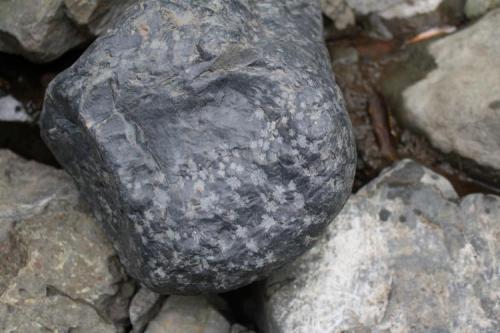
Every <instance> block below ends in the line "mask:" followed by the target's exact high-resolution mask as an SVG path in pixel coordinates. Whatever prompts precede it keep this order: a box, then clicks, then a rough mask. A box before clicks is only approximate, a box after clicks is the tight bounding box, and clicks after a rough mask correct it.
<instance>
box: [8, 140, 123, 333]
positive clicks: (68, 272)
mask: <svg viewBox="0 0 500 333" xmlns="http://www.w3.org/2000/svg"><path fill="white" fill-rule="evenodd" d="M0 253H1V255H0V332H9V333H10V332H16V333H33V332H69V331H74V332H121V330H120V327H119V325H117V326H115V325H114V324H113V321H114V319H115V318H117V317H115V316H114V315H113V313H114V314H116V311H115V310H114V309H112V306H113V305H114V304H117V303H120V298H121V297H122V292H121V290H122V285H123V282H124V281H125V275H124V273H123V270H122V269H121V268H120V266H119V262H118V259H117V257H116V254H115V252H114V250H113V248H112V247H111V245H110V244H109V241H108V240H107V239H106V238H105V237H104V234H103V232H102V230H101V228H100V227H99V225H98V224H97V223H96V222H95V220H94V219H93V218H92V217H91V215H90V213H89V212H87V210H86V209H85V208H83V206H81V204H80V203H79V200H78V192H77V190H76V188H75V186H74V184H73V182H72V181H71V178H70V177H69V176H68V175H66V173H64V172H63V171H60V170H55V169H53V168H50V167H47V166H43V165H40V164H37V163H35V162H27V161H25V160H23V159H21V158H19V157H17V156H15V155H14V154H13V153H11V152H9V151H6V150H0ZM123 302H127V300H124V301H123ZM118 317H119V316H118Z"/></svg>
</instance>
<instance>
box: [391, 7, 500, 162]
mask: <svg viewBox="0 0 500 333" xmlns="http://www.w3.org/2000/svg"><path fill="white" fill-rule="evenodd" d="M499 31H500V10H495V11H492V12H491V13H490V14H488V15H486V16H484V17H483V18H482V19H481V20H480V21H479V22H477V23H476V24H474V25H472V26H470V27H468V28H466V29H464V30H462V31H460V32H458V33H455V34H454V35H450V36H447V37H445V38H443V39H440V40H438V41H436V42H433V43H431V44H430V45H429V46H428V47H427V48H426V50H425V55H420V56H418V57H412V59H411V60H410V61H408V62H405V64H404V65H403V66H402V67H403V68H404V70H403V71H401V72H395V74H394V78H388V79H387V80H386V82H390V80H392V81H394V82H395V84H392V87H395V86H396V85H399V86H402V85H401V84H400V83H398V77H408V76H409V75H408V71H407V70H406V69H412V68H413V70H414V71H416V72H418V71H422V69H423V68H428V69H429V70H428V72H427V73H424V72H423V71H422V73H421V74H420V78H419V80H418V81H416V82H413V83H409V84H408V85H407V87H406V88H405V89H404V90H403V91H401V92H400V94H399V96H400V97H399V98H398V99H400V101H399V102H398V101H397V100H396V99H395V100H396V102H395V103H394V104H399V105H396V106H395V110H397V112H398V113H399V115H400V118H401V119H402V121H403V122H404V123H405V124H406V125H407V126H409V127H413V128H414V129H416V130H418V131H420V132H423V133H424V134H425V135H426V136H427V137H428V138H429V139H430V141H431V143H432V144H433V145H434V146H436V147H437V148H439V149H440V150H442V151H443V152H446V153H452V152H453V153H456V154H458V155H460V156H462V157H465V158H468V159H472V160H474V161H476V162H477V163H479V164H480V165H483V166H486V167H490V168H494V169H497V170H499V169H500V94H499V90H498V87H499V86H500V33H499ZM426 62H427V63H432V65H431V66H428V65H426V64H425V63H426ZM387 90H388V89H387Z"/></svg>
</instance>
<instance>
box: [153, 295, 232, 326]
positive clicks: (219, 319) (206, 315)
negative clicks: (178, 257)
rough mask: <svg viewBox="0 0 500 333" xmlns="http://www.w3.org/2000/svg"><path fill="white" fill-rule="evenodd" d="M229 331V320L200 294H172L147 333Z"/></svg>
mask: <svg viewBox="0 0 500 333" xmlns="http://www.w3.org/2000/svg"><path fill="white" fill-rule="evenodd" d="M189 332H193V333H194V332H203V333H229V332H230V325H229V323H228V322H227V320H226V319H225V318H224V317H223V316H222V315H221V314H220V313H219V312H217V311H216V310H215V309H214V308H212V307H211V306H210V304H209V303H208V302H207V300H206V299H205V298H203V297H200V296H170V297H169V298H168V299H167V301H166V302H165V304H164V305H163V307H162V309H161V311H160V313H159V314H158V315H157V316H156V317H155V318H154V319H153V320H152V321H151V322H150V323H149V325H148V327H147V328H146V333H189Z"/></svg>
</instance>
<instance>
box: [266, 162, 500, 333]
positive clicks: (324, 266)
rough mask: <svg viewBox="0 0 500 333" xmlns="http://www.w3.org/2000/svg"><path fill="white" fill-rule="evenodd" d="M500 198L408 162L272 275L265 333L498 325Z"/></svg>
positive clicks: (473, 329) (488, 327) (471, 329)
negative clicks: (461, 189)
mask: <svg viewBox="0 0 500 333" xmlns="http://www.w3.org/2000/svg"><path fill="white" fill-rule="evenodd" d="M499 216H500V197H497V196H489V195H482V194H473V195H469V196H467V197H465V198H463V199H459V198H458V197H457V194H456V193H455V191H454V190H453V187H452V186H451V185H450V183H449V182H448V181H447V180H446V179H444V178H443V177H441V176H439V175H437V174H435V173H434V172H432V171H430V170H428V169H425V168H424V167H422V166H421V165H419V164H417V163H415V162H413V161H410V160H405V161H402V162H400V163H398V164H397V165H396V166H395V167H393V168H392V169H390V170H388V171H386V172H385V173H384V174H382V175H381V176H380V177H379V178H377V179H376V180H375V181H374V182H372V183H371V184H369V185H367V186H366V187H365V188H363V189H362V190H360V191H359V192H358V193H357V194H356V195H355V196H353V197H351V199H350V200H349V202H348V203H347V204H346V206H345V208H344V209H343V210H342V212H341V214H339V216H338V217H337V219H336V221H335V223H332V224H331V225H330V227H329V228H328V232H327V233H326V234H325V235H324V237H322V239H321V240H320V241H319V242H318V245H317V246H315V247H314V248H313V249H312V250H311V251H310V252H308V253H306V254H305V255H304V256H302V257H300V258H299V259H298V260H297V261H296V262H294V263H293V264H292V265H290V266H287V267H286V268H285V269H283V270H281V271H279V273H277V274H275V275H274V276H273V277H272V278H270V279H269V280H268V281H267V282H266V287H265V293H266V295H265V297H264V300H265V301H264V307H265V314H266V318H267V327H266V329H267V330H265V331H266V332H272V333H281V332H286V333H289V332H294V333H306V332H307V333H309V332H385V331H387V332H393V331H394V332H478V333H480V332H483V333H489V332H499V331H500V309H499V307H498V302H499V296H498V290H499V288H500V274H499V271H498V264H497V263H498V261H499V259H500V242H499V241H500V239H499V238H500V223H499Z"/></svg>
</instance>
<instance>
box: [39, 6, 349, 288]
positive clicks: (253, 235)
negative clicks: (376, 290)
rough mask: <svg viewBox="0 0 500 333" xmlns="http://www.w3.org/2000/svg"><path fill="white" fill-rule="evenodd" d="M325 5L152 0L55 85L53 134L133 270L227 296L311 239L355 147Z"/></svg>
mask: <svg viewBox="0 0 500 333" xmlns="http://www.w3.org/2000/svg"><path fill="white" fill-rule="evenodd" d="M321 21H322V20H321V12H320V8H319V5H318V4H317V3H315V2H311V1H309V0H307V1H306V0H292V1H286V2H277V1H274V0H273V1H271V0H265V1H262V0H259V1H256V0H255V1H244V0H237V1H234V0H231V1H230V0H218V1H210V2H199V1H188V0H182V1H178V2H176V3H175V4H174V3H173V2H168V1H160V0H146V1H138V2H137V4H136V5H135V6H134V7H133V8H131V10H130V11H128V12H127V13H126V14H125V15H124V20H123V22H122V23H123V24H122V25H121V26H120V27H118V28H117V29H115V30H113V31H112V32H110V33H109V34H108V35H106V36H104V37H101V38H100V39H98V40H97V41H96V42H95V43H94V44H93V45H92V46H90V48H89V50H88V51H87V52H86V53H85V54H84V55H83V56H82V57H81V58H80V59H79V60H78V61H77V62H76V63H75V64H74V65H73V66H72V67H71V68H70V69H68V70H66V71H65V72H63V73H62V74H60V75H59V76H58V77H56V78H55V79H54V81H52V83H51V85H50V87H49V89H48V92H47V96H46V101H45V107H44V111H43V114H42V117H41V126H42V134H43V137H44V139H45V141H46V142H47V143H48V145H49V146H50V148H51V149H52V151H53V152H54V153H55V155H56V157H57V158H58V160H59V161H60V162H61V164H62V165H63V166H64V167H65V168H66V169H67V170H68V171H69V173H70V174H71V175H72V176H73V177H74V179H75V180H76V182H77V183H78V185H79V187H80V190H81V192H82V193H83V197H84V198H87V199H88V200H89V202H90V204H91V205H92V207H93V210H94V213H95V216H96V217H97V218H98V220H100V221H101V222H102V223H103V225H104V226H105V229H106V231H107V233H108V235H109V236H110V238H111V239H112V242H113V244H114V246H115V248H116V249H117V250H118V253H119V254H120V257H121V260H122V263H123V264H124V265H125V267H126V268H127V270H128V272H129V273H130V274H131V275H132V276H133V277H135V278H137V279H139V280H140V281H141V282H142V283H143V284H144V285H146V286H148V287H149V288H150V289H151V290H153V291H155V292H159V293H165V294H171V293H182V294H196V293H205V292H222V291H226V290H230V289H234V288H237V287H240V286H242V285H245V284H248V283H250V282H252V281H255V280H257V279H259V278H262V277H264V276H266V275H268V274H269V273H270V272H271V271H273V270H274V269H276V268H278V267H280V266H282V265H283V264H285V263H287V262H289V261H291V260H292V259H295V258H296V257H298V256H299V255H300V254H302V253H303V252H304V251H305V250H306V249H308V248H309V247H310V246H311V245H312V244H313V241H314V239H315V238H317V237H318V236H319V235H320V234H321V233H322V231H323V229H324V228H325V226H326V225H327V223H328V222H329V221H331V219H332V217H333V216H335V215H336V214H337V213H338V211H339V210H340V209H341V207H342V206H343V204H344V202H345V200H346V199H347V197H348V195H349V194H350V191H351V185H352V181H353V174H354V168H355V160H356V157H355V149H354V144H353V138H352V133H351V126H350V122H349V119H348V116H347V114H346V112H345V110H344V103H343V100H342V97H341V93H340V91H339V89H338V87H337V85H336V84H335V81H334V79H333V75H332V73H331V68H330V64H329V57H328V56H327V51H326V48H325V46H324V43H323V35H322V22H321Z"/></svg>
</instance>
